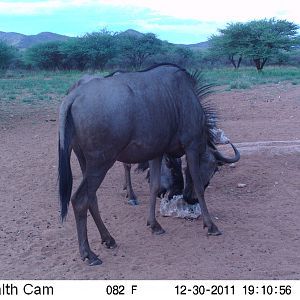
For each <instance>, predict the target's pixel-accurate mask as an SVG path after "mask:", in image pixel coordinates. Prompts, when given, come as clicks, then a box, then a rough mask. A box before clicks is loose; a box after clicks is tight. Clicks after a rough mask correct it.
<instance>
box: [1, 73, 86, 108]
mask: <svg viewBox="0 0 300 300" xmlns="http://www.w3.org/2000/svg"><path fill="white" fill-rule="evenodd" d="M82 75H83V74H82V73H80V72H46V71H40V72H30V71H13V72H12V71H10V72H9V73H8V74H5V75H2V77H1V78H0V101H13V100H15V101H19V102H23V103H31V104H33V103H39V102H42V101H43V102H49V101H60V100H61V99H62V98H63V97H64V96H65V94H66V91H67V90H68V88H69V87H70V86H71V85H72V84H73V83H74V82H75V81H77V80H78V79H79V78H80V77H81V76H82Z"/></svg>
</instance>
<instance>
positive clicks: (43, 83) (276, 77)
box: [0, 67, 300, 104]
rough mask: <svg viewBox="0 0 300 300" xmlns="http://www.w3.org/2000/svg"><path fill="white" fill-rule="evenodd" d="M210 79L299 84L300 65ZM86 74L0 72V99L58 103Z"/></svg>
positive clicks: (226, 71) (228, 83)
mask: <svg viewBox="0 0 300 300" xmlns="http://www.w3.org/2000/svg"><path fill="white" fill-rule="evenodd" d="M203 73H204V75H205V78H206V80H207V82H209V83H212V84H214V85H216V86H225V90H228V91H229V90H233V89H234V90H236V89H248V88H251V87H252V86H254V85H257V84H267V83H280V82H283V81H290V82H291V84H293V85H297V84H300V68H295V67H265V68H264V70H263V71H262V72H257V71H256V69H255V68H254V67H249V68H241V69H239V70H234V69H232V68H223V69H210V70H203ZM83 74H84V73H81V72H78V71H71V72H63V71H60V72H46V71H39V72H31V71H9V73H6V74H4V73H3V74H0V76H2V77H0V101H3V102H8V103H9V102H19V103H26V104H37V103H49V102H59V101H61V100H62V98H63V97H64V96H65V94H66V91H67V90H68V88H69V87H70V86H71V85H72V84H73V83H74V82H75V81H77V80H78V79H79V78H80V77H81V76H82V75H83Z"/></svg>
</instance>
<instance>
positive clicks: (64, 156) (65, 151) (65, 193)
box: [58, 98, 74, 221]
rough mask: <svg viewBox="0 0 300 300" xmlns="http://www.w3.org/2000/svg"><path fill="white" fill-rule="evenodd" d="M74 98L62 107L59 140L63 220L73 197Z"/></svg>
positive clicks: (59, 172)
mask: <svg viewBox="0 0 300 300" xmlns="http://www.w3.org/2000/svg"><path fill="white" fill-rule="evenodd" d="M72 103H73V101H72V99H70V98H67V99H66V100H65V101H64V102H63V104H62V105H61V108H60V116H59V117H60V120H59V121H60V124H59V142H58V161H59V162H58V181H59V199H60V215H61V219H62V221H64V220H65V218H66V216H67V213H68V206H69V203H70V199H71V193H72V185H73V176H72V170H71V163H70V158H71V151H72V146H71V144H72V138H73V134H74V125H73V119H72V114H71V111H70V110H71V106H72Z"/></svg>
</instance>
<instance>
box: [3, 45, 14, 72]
mask: <svg viewBox="0 0 300 300" xmlns="http://www.w3.org/2000/svg"><path fill="white" fill-rule="evenodd" d="M15 57H16V50H15V49H14V48H13V47H11V46H9V45H7V44H6V43H5V42H3V41H1V40H0V69H2V70H4V69H7V68H8V67H9V65H10V63H11V62H12V60H13V59H14V58H15Z"/></svg>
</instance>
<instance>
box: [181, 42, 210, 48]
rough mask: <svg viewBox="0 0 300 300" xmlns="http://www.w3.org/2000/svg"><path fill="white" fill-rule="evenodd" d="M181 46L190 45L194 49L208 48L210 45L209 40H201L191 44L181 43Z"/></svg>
mask: <svg viewBox="0 0 300 300" xmlns="http://www.w3.org/2000/svg"><path fill="white" fill-rule="evenodd" d="M180 46H186V47H189V48H190V49H192V50H206V49H207V48H208V47H209V42H208V41H206V42H201V43H197V44H189V45H180Z"/></svg>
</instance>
